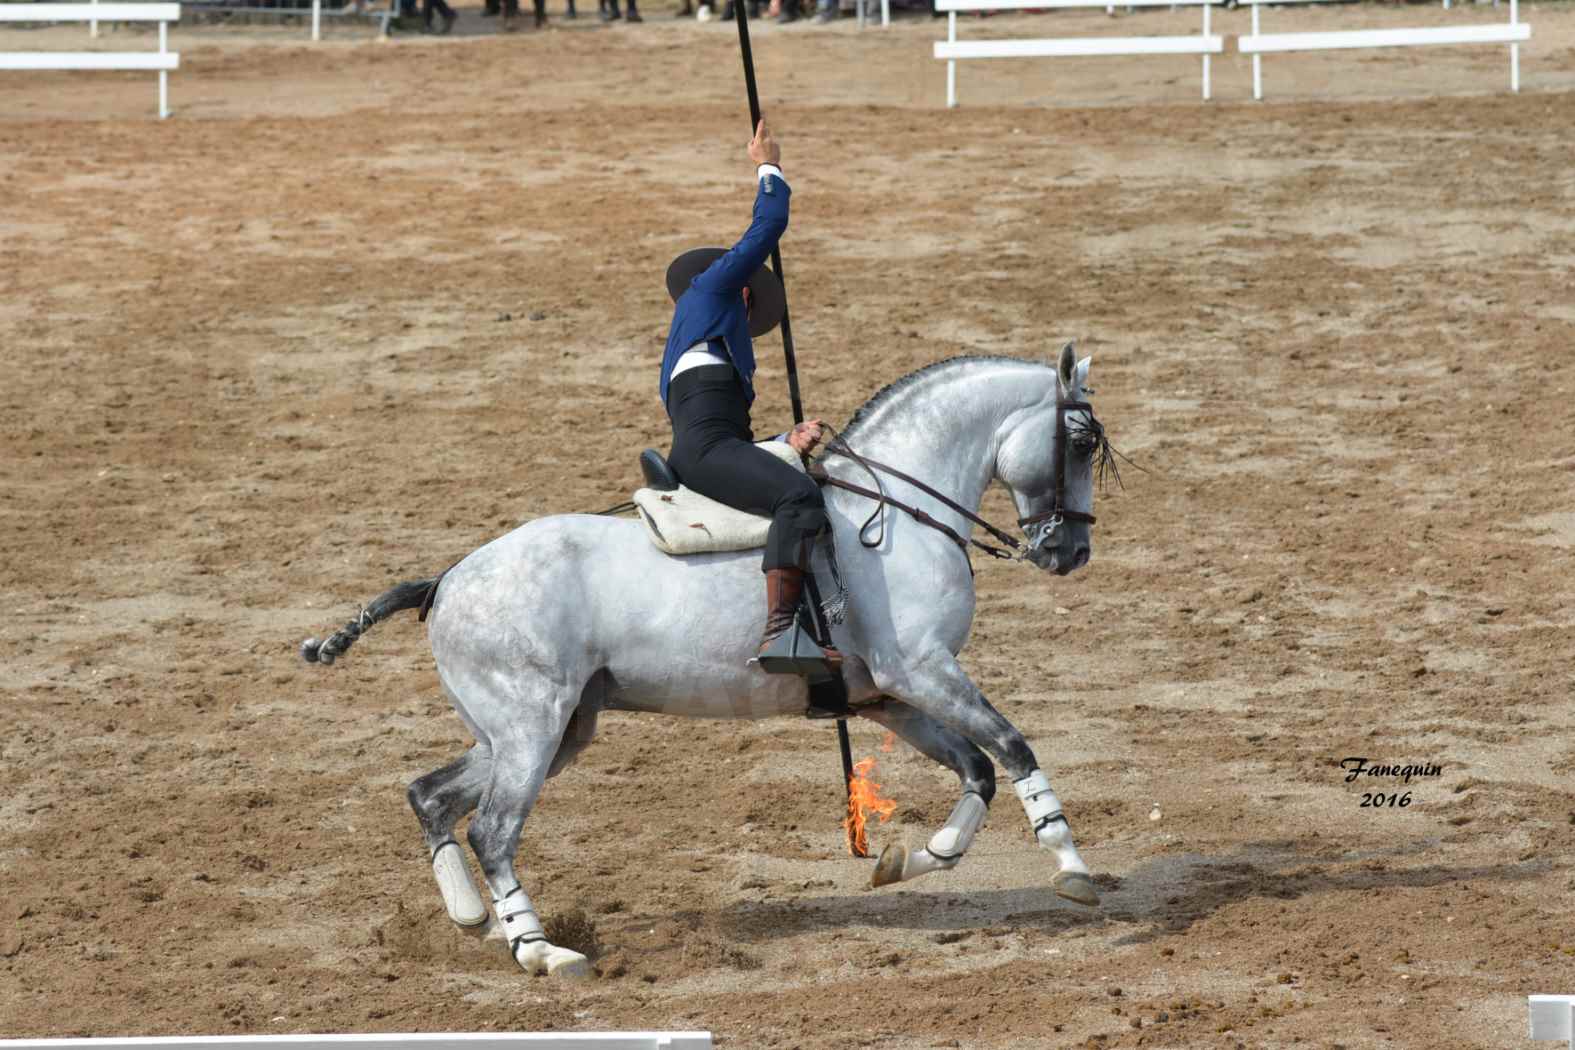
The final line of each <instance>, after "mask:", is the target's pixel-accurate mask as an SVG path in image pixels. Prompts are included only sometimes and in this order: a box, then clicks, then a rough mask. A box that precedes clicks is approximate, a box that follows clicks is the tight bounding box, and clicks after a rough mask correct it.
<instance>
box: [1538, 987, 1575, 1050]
mask: <svg viewBox="0 0 1575 1050" xmlns="http://www.w3.org/2000/svg"><path fill="white" fill-rule="evenodd" d="M1526 999H1527V1004H1526V1005H1527V1006H1528V1007H1529V1008H1530V1010H1531V1038H1532V1040H1533V1041H1536V1042H1558V1041H1559V1040H1561V1039H1562V1040H1565V1041H1567V1042H1568V1043H1569V1045H1570V1048H1571V1050H1575V995H1529V996H1527V997H1526Z"/></svg>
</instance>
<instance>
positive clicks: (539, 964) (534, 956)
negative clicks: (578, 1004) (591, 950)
mask: <svg viewBox="0 0 1575 1050" xmlns="http://www.w3.org/2000/svg"><path fill="white" fill-rule="evenodd" d="M514 961H515V962H517V963H519V964H520V969H522V970H524V971H525V972H526V973H528V974H530V975H531V976H532V977H535V976H536V975H537V974H543V973H544V974H546V975H547V976H549V977H563V978H566V979H568V980H575V979H578V978H585V977H589V976H590V975H591V961H590V960H589V959H587V958H586V957H585V956H583V955H581V954H580V953H579V952H576V951H571V950H570V949H568V948H559V947H558V946H557V945H555V944H549V943H547V942H546V941H522V942H521V943H520V944H518V945H516V946H515V948H514Z"/></svg>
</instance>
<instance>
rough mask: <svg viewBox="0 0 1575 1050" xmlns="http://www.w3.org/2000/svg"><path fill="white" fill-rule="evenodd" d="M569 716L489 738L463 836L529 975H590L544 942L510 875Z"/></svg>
mask: <svg viewBox="0 0 1575 1050" xmlns="http://www.w3.org/2000/svg"><path fill="white" fill-rule="evenodd" d="M571 710H572V707H571V706H570V703H564V704H563V705H562V706H561V709H560V708H554V709H552V711H551V719H550V720H551V721H553V722H555V725H553V726H551V727H550V728H549V727H547V726H545V725H542V724H538V725H536V726H534V727H519V728H515V729H511V730H509V731H507V732H506V733H494V734H493V736H492V740H491V743H492V763H491V766H492V770H491V777H490V778H489V779H488V781H487V786H486V790H485V791H484V792H483V793H482V796H481V805H480V808H478V809H477V811H476V815H475V816H474V817H472V818H471V820H470V827H469V828H468V829H467V832H466V837H467V838H469V840H470V848H471V850H472V851H474V852H475V854H476V859H477V860H478V861H480V862H481V871H482V874H483V875H485V876H486V879H487V886H488V887H489V888H490V889H491V890H492V907H493V909H494V911H495V912H496V913H497V917H498V923H499V925H500V926H501V927H502V928H503V935H504V937H505V938H507V940H508V945H509V952H510V954H512V955H513V956H514V960H515V961H516V962H518V963H519V964H520V966H521V967H522V968H523V969H524V970H525V972H526V973H529V974H538V973H543V972H545V973H549V974H554V975H557V976H563V977H584V976H587V975H588V974H589V973H590V962H589V960H587V959H586V958H585V956H583V955H581V954H580V953H579V952H575V951H570V950H569V949H568V948H559V947H557V946H555V945H553V944H551V943H549V942H548V940H547V935H546V933H545V932H544V931H543V930H542V925H541V920H540V919H539V918H537V916H536V909H535V906H534V905H532V904H531V900H530V897H529V896H528V895H527V894H526V893H525V889H524V887H522V886H521V885H520V883H519V879H518V878H517V877H516V876H515V874H514V856H515V854H516V852H517V851H518V850H519V843H520V831H521V830H522V829H523V828H524V826H525V818H526V817H527V816H529V815H530V810H531V807H532V806H533V805H534V804H535V802H536V796H537V794H538V793H539V792H540V791H541V785H542V783H543V782H544V781H545V780H546V779H547V771H548V769H549V768H550V766H551V764H552V759H553V756H554V755H555V754H556V753H557V750H558V747H559V742H560V739H561V737H562V735H563V729H564V726H565V724H566V723H567V722H568V720H569V713H570V711H571ZM542 721H546V719H543V720H542ZM544 730H545V731H544Z"/></svg>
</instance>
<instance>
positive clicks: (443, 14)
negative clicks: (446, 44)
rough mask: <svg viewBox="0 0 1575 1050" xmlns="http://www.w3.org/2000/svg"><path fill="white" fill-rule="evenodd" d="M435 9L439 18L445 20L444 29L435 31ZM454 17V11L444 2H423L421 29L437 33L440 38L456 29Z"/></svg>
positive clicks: (440, 0) (428, 0) (431, 0)
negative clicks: (433, 24)
mask: <svg viewBox="0 0 1575 1050" xmlns="http://www.w3.org/2000/svg"><path fill="white" fill-rule="evenodd" d="M433 8H437V13H438V17H439V18H441V19H442V20H443V28H442V29H434V28H433V26H432V9H433ZM454 17H455V15H454V9H453V8H452V7H450V6H448V4H447V3H445V2H444V0H421V28H422V29H423V30H424V31H425V32H428V33H436V34H437V35H438V36H443V35H445V34H447V33H448V31H449V30H450V29H453V28H454Z"/></svg>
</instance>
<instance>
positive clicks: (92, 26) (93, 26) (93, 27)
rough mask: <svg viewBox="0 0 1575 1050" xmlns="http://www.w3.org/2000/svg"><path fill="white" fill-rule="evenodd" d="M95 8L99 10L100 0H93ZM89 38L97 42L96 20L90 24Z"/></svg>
mask: <svg viewBox="0 0 1575 1050" xmlns="http://www.w3.org/2000/svg"><path fill="white" fill-rule="evenodd" d="M93 7H94V9H97V8H98V0H93ZM88 36H91V37H92V38H93V39H95V40H97V39H98V19H96V18H95V19H93V20H91V21H90V22H88Z"/></svg>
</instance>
